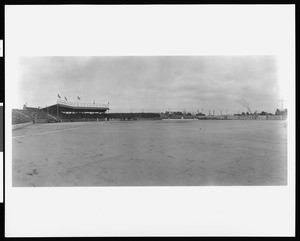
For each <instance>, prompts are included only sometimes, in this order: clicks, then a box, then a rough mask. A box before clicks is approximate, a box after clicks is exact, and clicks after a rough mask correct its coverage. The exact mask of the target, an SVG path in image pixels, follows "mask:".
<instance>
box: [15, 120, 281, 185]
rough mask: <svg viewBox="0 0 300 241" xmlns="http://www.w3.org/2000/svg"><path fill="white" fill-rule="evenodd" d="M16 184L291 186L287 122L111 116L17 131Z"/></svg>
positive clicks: (40, 125) (28, 127)
mask: <svg viewBox="0 0 300 241" xmlns="http://www.w3.org/2000/svg"><path fill="white" fill-rule="evenodd" d="M12 148H13V155H12V158H13V159H12V164H13V168H12V181H13V186H49V187H51V186H198V185H218V186H221V185H235V186H236V185H286V184H287V129H286V128H285V127H284V122H283V121H251V120H250V121H194V120H190V121H186V120H157V121H128V122H126V121H125V122H124V121H122V122H121V121H109V122H80V123H78V122H77V123H76V122H70V123H53V124H34V125H31V126H27V127H25V128H22V129H17V130H13V139H12Z"/></svg>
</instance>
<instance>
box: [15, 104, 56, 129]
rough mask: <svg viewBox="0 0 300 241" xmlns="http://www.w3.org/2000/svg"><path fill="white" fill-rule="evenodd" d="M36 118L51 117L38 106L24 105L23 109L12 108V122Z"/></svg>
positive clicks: (28, 120) (24, 121) (25, 121)
mask: <svg viewBox="0 0 300 241" xmlns="http://www.w3.org/2000/svg"><path fill="white" fill-rule="evenodd" d="M37 119H47V120H49V119H51V118H50V117H49V115H48V114H47V113H46V112H44V111H42V110H41V109H39V108H32V107H26V106H24V107H23V109H21V110H17V109H13V110H12V124H13V125H15V124H21V123H27V122H35V121H36V120H37Z"/></svg>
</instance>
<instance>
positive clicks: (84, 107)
mask: <svg viewBox="0 0 300 241" xmlns="http://www.w3.org/2000/svg"><path fill="white" fill-rule="evenodd" d="M54 108H59V111H73V112H105V111H107V110H109V107H108V105H105V104H95V103H93V104H91V103H78V102H69V101H58V102H57V104H55V105H51V106H48V107H45V108H43V109H42V110H45V111H46V110H47V109H48V110H49V109H52V110H53V109H54Z"/></svg>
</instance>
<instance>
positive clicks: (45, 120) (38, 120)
mask: <svg viewBox="0 0 300 241" xmlns="http://www.w3.org/2000/svg"><path fill="white" fill-rule="evenodd" d="M34 123H48V119H35V120H34Z"/></svg>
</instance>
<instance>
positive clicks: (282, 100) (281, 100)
mask: <svg viewBox="0 0 300 241" xmlns="http://www.w3.org/2000/svg"><path fill="white" fill-rule="evenodd" d="M278 101H279V102H281V111H283V102H285V100H284V99H280V100H278Z"/></svg>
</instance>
